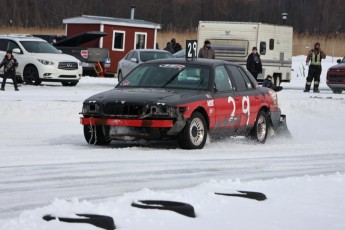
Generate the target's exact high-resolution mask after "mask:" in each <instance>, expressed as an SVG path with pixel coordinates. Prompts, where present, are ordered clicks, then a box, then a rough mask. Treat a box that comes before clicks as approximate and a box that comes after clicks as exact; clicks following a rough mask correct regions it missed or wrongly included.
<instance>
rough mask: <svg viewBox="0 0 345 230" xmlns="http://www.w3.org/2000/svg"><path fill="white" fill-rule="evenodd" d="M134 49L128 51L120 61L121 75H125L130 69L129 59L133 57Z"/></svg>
mask: <svg viewBox="0 0 345 230" xmlns="http://www.w3.org/2000/svg"><path fill="white" fill-rule="evenodd" d="M133 54H134V50H132V51H129V52H128V54H127V55H126V57H125V58H124V59H123V60H122V61H121V62H122V63H121V71H122V76H124V77H125V76H126V75H127V74H128V73H129V72H130V71H131V67H130V65H131V63H132V61H131V59H132V57H133Z"/></svg>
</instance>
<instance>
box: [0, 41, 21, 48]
mask: <svg viewBox="0 0 345 230" xmlns="http://www.w3.org/2000/svg"><path fill="white" fill-rule="evenodd" d="M15 48H19V46H18V44H17V43H16V42H14V41H11V40H8V39H0V50H1V51H7V50H13V49H15Z"/></svg>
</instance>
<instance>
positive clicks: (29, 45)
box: [20, 41, 61, 54]
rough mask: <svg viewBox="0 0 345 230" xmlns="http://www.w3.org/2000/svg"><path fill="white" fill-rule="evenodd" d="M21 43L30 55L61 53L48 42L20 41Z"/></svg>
mask: <svg viewBox="0 0 345 230" xmlns="http://www.w3.org/2000/svg"><path fill="white" fill-rule="evenodd" d="M20 43H21V44H22V46H23V47H24V49H25V50H26V51H28V52H29V53H53V54H54V53H55V54H60V53H61V52H60V51H59V50H57V49H56V48H55V47H54V46H52V45H51V44H49V43H48V42H46V41H20Z"/></svg>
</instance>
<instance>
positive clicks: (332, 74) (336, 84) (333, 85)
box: [326, 57, 345, 93]
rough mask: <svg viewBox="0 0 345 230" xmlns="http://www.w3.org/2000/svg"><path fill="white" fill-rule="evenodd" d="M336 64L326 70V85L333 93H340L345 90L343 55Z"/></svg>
mask: <svg viewBox="0 0 345 230" xmlns="http://www.w3.org/2000/svg"><path fill="white" fill-rule="evenodd" d="M337 63H338V64H337V65H335V66H332V67H331V68H329V69H328V71H327V81H326V84H327V86H328V87H329V88H330V89H331V90H332V91H333V93H342V92H343V90H345V57H344V58H343V59H338V60H337Z"/></svg>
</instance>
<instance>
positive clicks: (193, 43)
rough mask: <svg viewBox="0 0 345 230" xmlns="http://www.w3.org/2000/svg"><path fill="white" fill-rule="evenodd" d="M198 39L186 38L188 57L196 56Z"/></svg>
mask: <svg viewBox="0 0 345 230" xmlns="http://www.w3.org/2000/svg"><path fill="white" fill-rule="evenodd" d="M197 45H198V42H197V40H186V59H189V58H191V59H194V58H196V51H197V50H196V49H197Z"/></svg>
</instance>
